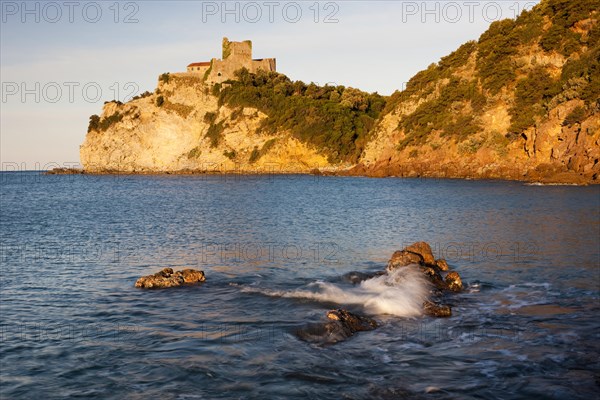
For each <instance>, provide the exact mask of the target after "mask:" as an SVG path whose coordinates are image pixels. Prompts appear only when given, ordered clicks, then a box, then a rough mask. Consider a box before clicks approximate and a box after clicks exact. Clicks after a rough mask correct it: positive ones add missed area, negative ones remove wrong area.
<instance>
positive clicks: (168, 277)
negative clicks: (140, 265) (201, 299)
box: [135, 268, 206, 289]
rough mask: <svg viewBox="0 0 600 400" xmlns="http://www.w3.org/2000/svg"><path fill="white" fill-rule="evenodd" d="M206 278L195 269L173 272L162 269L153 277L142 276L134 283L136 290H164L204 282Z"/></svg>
mask: <svg viewBox="0 0 600 400" xmlns="http://www.w3.org/2000/svg"><path fill="white" fill-rule="evenodd" d="M205 280H206V277H205V276H204V271H198V270H195V269H191V268H188V269H184V270H181V271H176V272H173V268H163V269H162V271H159V272H157V273H155V274H153V275H147V276H142V277H141V278H139V279H138V280H137V281H136V282H135V287H136V288H141V289H164V288H170V287H178V286H183V285H186V284H188V285H192V284H196V283H200V282H204V281H205Z"/></svg>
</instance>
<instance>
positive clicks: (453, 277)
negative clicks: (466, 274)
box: [446, 271, 463, 292]
mask: <svg viewBox="0 0 600 400" xmlns="http://www.w3.org/2000/svg"><path fill="white" fill-rule="evenodd" d="M446 284H447V285H448V289H450V290H452V291H453V292H460V291H461V290H462V289H463V284H462V280H461V279H460V275H459V274H458V272H456V271H450V272H448V275H446Z"/></svg>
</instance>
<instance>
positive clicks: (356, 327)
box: [296, 309, 378, 344]
mask: <svg viewBox="0 0 600 400" xmlns="http://www.w3.org/2000/svg"><path fill="white" fill-rule="evenodd" d="M327 318H329V321H328V322H325V323H321V324H310V325H307V326H305V327H304V328H302V329H300V330H298V331H297V332H296V335H297V336H298V337H299V338H300V339H302V340H304V341H307V342H314V343H319V344H333V343H337V342H340V341H342V340H346V339H348V338H349V337H350V336H352V335H354V333H355V332H360V331H370V330H373V329H375V328H377V326H378V324H377V322H376V321H375V320H374V319H372V318H368V317H363V316H360V315H356V314H353V313H351V312H349V311H346V310H342V309H337V310H331V311H329V312H328V313H327Z"/></svg>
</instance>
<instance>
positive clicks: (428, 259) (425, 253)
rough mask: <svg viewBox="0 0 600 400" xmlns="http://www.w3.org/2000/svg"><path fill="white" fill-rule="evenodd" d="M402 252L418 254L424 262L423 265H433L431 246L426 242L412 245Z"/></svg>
mask: <svg viewBox="0 0 600 400" xmlns="http://www.w3.org/2000/svg"><path fill="white" fill-rule="evenodd" d="M404 250H406V251H410V252H413V253H416V254H419V255H420V256H421V257H423V261H424V262H425V264H428V265H433V264H435V258H433V253H432V251H431V246H430V245H429V243H427V242H416V243H413V244H411V245H410V246H408V247H407V248H405V249H404Z"/></svg>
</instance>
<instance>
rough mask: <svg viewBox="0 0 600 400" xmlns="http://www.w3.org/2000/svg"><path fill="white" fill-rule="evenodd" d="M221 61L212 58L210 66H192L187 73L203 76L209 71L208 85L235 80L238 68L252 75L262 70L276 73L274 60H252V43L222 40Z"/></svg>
mask: <svg viewBox="0 0 600 400" xmlns="http://www.w3.org/2000/svg"><path fill="white" fill-rule="evenodd" d="M222 57H223V58H222V59H221V60H219V59H217V58H213V59H212V61H211V63H212V66H194V67H188V70H187V71H188V72H190V73H194V74H195V73H198V74H203V75H204V74H205V73H206V71H208V70H209V69H210V73H209V74H208V77H207V81H208V82H210V83H221V82H224V81H226V80H229V79H235V71H237V70H239V69H240V68H246V69H248V71H250V72H252V73H256V72H257V71H258V70H260V69H262V70H265V71H276V63H275V59H274V58H264V59H261V60H253V59H252V42H251V41H250V40H245V41H243V42H230V41H229V39H227V38H223V45H222Z"/></svg>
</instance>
